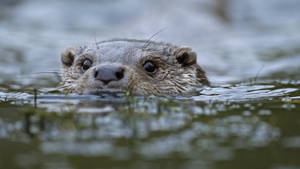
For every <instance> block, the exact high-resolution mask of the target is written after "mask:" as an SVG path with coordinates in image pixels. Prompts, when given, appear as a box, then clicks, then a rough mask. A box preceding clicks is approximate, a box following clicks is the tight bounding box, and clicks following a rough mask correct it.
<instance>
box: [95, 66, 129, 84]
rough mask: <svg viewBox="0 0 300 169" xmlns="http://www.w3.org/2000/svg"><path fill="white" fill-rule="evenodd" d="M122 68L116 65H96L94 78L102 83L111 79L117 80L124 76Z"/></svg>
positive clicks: (106, 82)
mask: <svg viewBox="0 0 300 169" xmlns="http://www.w3.org/2000/svg"><path fill="white" fill-rule="evenodd" d="M124 72H125V70H124V68H122V67H121V66H117V65H98V66H96V68H95V69H94V78H95V79H96V80H100V81H102V82H103V84H104V85H107V84H108V83H109V82H111V81H119V80H121V79H123V77H124Z"/></svg>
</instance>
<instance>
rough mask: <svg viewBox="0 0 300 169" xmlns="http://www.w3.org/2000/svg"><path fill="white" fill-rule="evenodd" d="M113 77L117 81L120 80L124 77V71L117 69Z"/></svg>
mask: <svg viewBox="0 0 300 169" xmlns="http://www.w3.org/2000/svg"><path fill="white" fill-rule="evenodd" d="M115 76H116V77H117V79H118V80H121V79H122V78H123V77H124V69H123V68H119V69H118V70H117V71H116V73H115Z"/></svg>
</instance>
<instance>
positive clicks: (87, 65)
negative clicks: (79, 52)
mask: <svg viewBox="0 0 300 169" xmlns="http://www.w3.org/2000/svg"><path fill="white" fill-rule="evenodd" d="M91 66H92V61H91V60H90V59H85V60H84V61H83V62H82V66H81V69H82V71H83V72H85V71H86V70H88V69H89V68H90V67H91Z"/></svg>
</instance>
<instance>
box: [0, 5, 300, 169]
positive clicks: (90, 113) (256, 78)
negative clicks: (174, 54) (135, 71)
mask: <svg viewBox="0 0 300 169" xmlns="http://www.w3.org/2000/svg"><path fill="white" fill-rule="evenodd" d="M299 7H300V1H298V0H286V1H282V0H272V1H260V0H244V1H239V0H189V1H180V0H175V1H172V3H170V2H169V1H157V0H152V1H139V0H122V1H121V0H114V1H105V0H102V1H93V0H88V1H79V0H75V1H72V2H70V1H66V0H62V1H40V0H27V1H19V0H13V1H8V0H4V1H0V150H1V152H0V168H63V169H69V168H87V167H88V168H138V169H139V168H220V169H221V168H226V169H232V168H249V169H253V168H270V169H282V168H293V169H294V168H300V162H299V155H300V145H299V142H300V140H299V137H300V132H299V130H298V129H299V127H300V121H299V119H300V117H299V113H298V112H299V110H300V109H299V103H300V101H299V100H300V96H299V94H300V92H299V88H300V82H299V73H298V72H299V67H300V57H299V55H300V50H299V46H300V30H299V26H300V25H299V23H300V16H299V14H300V13H299ZM162 28H165V31H163V32H161V33H160V34H158V35H157V36H156V37H154V39H155V40H158V41H168V42H173V43H175V44H179V45H188V46H191V47H192V48H193V49H194V50H195V51H197V53H198V62H199V64H200V65H201V66H202V67H203V68H204V69H205V70H206V71H207V73H208V76H209V79H210V80H211V81H212V84H213V86H212V87H207V88H204V89H199V93H200V95H199V96H193V97H176V98H158V97H153V96H151V97H143V96H139V97H130V96H126V95H124V94H122V93H121V94H119V93H116V94H114V95H110V94H106V93H101V94H99V95H97V96H95V95H68V96H66V95H63V94H61V93H59V92H58V91H56V86H57V84H58V83H59V80H60V77H59V76H60V58H59V57H60V56H59V55H60V52H61V51H62V50H63V48H65V47H67V46H69V45H79V44H82V43H86V42H94V41H97V40H104V39H108V38H115V37H119V38H137V39H146V38H149V37H150V36H151V35H152V34H154V33H155V32H157V31H158V30H160V29H162ZM34 89H37V93H36V94H35V92H34Z"/></svg>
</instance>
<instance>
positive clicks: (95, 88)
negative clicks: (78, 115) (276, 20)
mask: <svg viewBox="0 0 300 169" xmlns="http://www.w3.org/2000/svg"><path fill="white" fill-rule="evenodd" d="M61 61H62V66H63V70H62V71H63V79H62V84H61V86H62V88H63V90H64V91H65V92H66V93H79V94H83V93H98V92H102V91H111V90H115V91H124V92H127V91H128V92H130V93H133V94H138V95H145V94H146V95H147V94H154V95H182V94H188V93H191V92H193V91H195V89H197V88H199V87H202V86H204V85H209V81H208V80H207V77H206V75H205V72H204V71H203V70H202V69H201V68H200V66H199V65H198V64H197V56H196V53H195V52H193V51H192V50H191V49H190V48H187V47H177V46H175V45H172V44H169V43H157V42H152V41H144V40H131V39H115V40H108V41H102V42H98V43H93V44H90V45H85V46H80V47H69V48H67V49H66V50H65V51H64V52H63V53H62V55H61Z"/></svg>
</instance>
